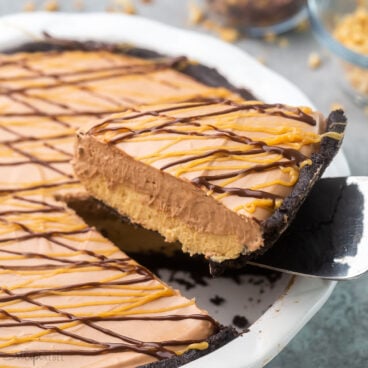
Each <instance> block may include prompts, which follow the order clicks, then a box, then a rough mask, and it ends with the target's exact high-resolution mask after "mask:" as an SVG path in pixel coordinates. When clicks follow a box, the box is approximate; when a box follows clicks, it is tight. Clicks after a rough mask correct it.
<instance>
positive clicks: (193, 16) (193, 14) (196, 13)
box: [188, 0, 205, 25]
mask: <svg viewBox="0 0 368 368" xmlns="http://www.w3.org/2000/svg"><path fill="white" fill-rule="evenodd" d="M188 13H189V14H188V17H189V19H188V20H189V24H190V25H197V24H200V23H201V22H202V21H203V20H204V18H205V17H204V12H203V10H202V8H201V7H200V6H199V5H198V4H197V3H196V2H195V1H194V0H191V1H189V3H188Z"/></svg>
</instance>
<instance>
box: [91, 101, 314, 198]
mask: <svg viewBox="0 0 368 368" xmlns="http://www.w3.org/2000/svg"><path fill="white" fill-rule="evenodd" d="M212 105H218V106H221V107H223V108H222V109H219V110H218V111H212V112H207V113H202V114H198V113H196V108H201V107H203V106H212ZM186 109H194V113H192V114H191V115H190V116H185V117H177V118H175V117H173V116H172V115H168V114H167V113H168V112H170V113H174V114H175V112H176V111H183V110H186ZM241 111H245V112H250V113H257V114H259V116H280V117H282V118H284V119H291V120H294V121H295V120H296V121H300V122H302V123H305V124H308V125H311V126H315V125H316V124H317V123H316V120H315V119H314V118H313V117H312V116H310V115H308V114H306V113H305V112H303V111H302V110H301V109H299V108H293V107H289V106H286V105H281V104H263V103H260V102H257V103H237V102H234V101H231V100H226V99H209V100H208V101H202V102H197V103H194V104H178V105H175V106H169V107H166V108H162V109H156V110H150V111H141V112H139V111H136V110H135V112H134V113H133V114H127V115H125V116H124V115H122V116H121V117H118V118H113V119H110V120H105V121H104V122H102V123H100V124H98V125H96V126H94V127H93V128H92V129H91V130H90V131H89V132H88V134H91V135H95V136H103V139H104V140H105V141H107V142H108V143H110V144H114V145H117V144H119V143H123V142H125V141H128V140H132V139H134V138H136V137H140V136H142V137H143V136H147V135H166V134H170V135H175V136H184V137H189V138H190V137H203V138H204V139H216V138H222V139H225V140H226V141H232V142H236V143H240V144H241V145H243V146H244V148H246V147H247V146H249V147H251V149H248V150H227V149H214V150H209V151H208V152H205V153H203V154H197V155H190V151H188V156H187V157H184V158H182V159H179V160H173V161H171V162H169V163H167V164H165V165H163V166H162V167H161V170H162V171H165V170H167V169H169V168H173V167H174V166H179V165H182V164H186V163H190V162H194V161H197V160H200V159H203V158H209V157H212V158H213V160H216V159H217V158H219V157H221V158H226V157H231V156H253V155H259V154H262V153H268V154H279V155H281V156H282V160H281V161H276V162H272V163H267V164H264V165H254V166H252V167H251V168H245V169H242V170H237V171H230V172H227V173H225V174H220V175H208V176H199V177H196V178H194V179H191V182H192V183H193V184H194V185H196V186H198V187H202V188H205V189H206V190H210V191H212V192H215V193H218V194H224V193H226V194H228V195H233V196H238V197H252V198H257V199H271V200H272V201H273V203H274V205H275V200H276V199H279V198H282V197H280V196H278V195H275V194H272V193H269V192H266V191H262V190H254V189H251V188H238V187H228V186H221V185H219V184H215V183H213V182H216V181H218V180H224V179H229V178H236V177H243V176H246V175H248V174H251V173H256V172H257V173H260V172H264V171H267V170H272V169H277V168H280V167H298V166H300V164H301V163H302V162H303V161H305V160H307V159H308V157H307V156H305V155H304V154H302V153H301V152H300V151H298V150H297V149H292V148H285V147H282V146H272V145H268V144H266V143H265V142H263V141H259V140H252V139H251V138H249V137H247V136H245V135H244V134H241V133H235V132H234V131H232V130H227V129H220V128H219V127H217V126H215V125H213V124H209V123H208V121H207V120H205V119H207V118H209V117H213V118H224V119H226V116H228V115H229V114H232V113H235V112H241ZM144 116H155V117H159V118H160V120H159V123H158V124H157V125H153V126H148V127H144V128H142V129H137V130H135V129H134V128H132V124H131V125H129V126H126V125H124V123H125V122H128V123H129V122H130V121H132V120H133V121H134V119H139V118H142V117H144ZM138 121H139V120H138ZM183 127H184V128H185V127H193V128H194V129H193V130H183ZM205 128H206V131H204V130H205ZM111 132H113V133H114V135H113V136H112V138H110V136H109V138H107V137H105V136H104V135H105V134H108V133H111ZM253 147H254V148H253Z"/></svg>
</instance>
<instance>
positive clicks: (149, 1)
mask: <svg viewBox="0 0 368 368" xmlns="http://www.w3.org/2000/svg"><path fill="white" fill-rule="evenodd" d="M152 2H153V0H141V3H143V4H151V3H152Z"/></svg>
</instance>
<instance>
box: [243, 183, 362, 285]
mask: <svg viewBox="0 0 368 368" xmlns="http://www.w3.org/2000/svg"><path fill="white" fill-rule="evenodd" d="M248 263H249V264H253V265H256V266H260V267H265V268H269V269H273V270H278V271H282V272H287V273H292V274H296V275H303V276H310V277H319V278H326V279H331V280H347V279H352V278H356V277H359V276H360V275H362V274H364V273H365V272H367V271H368V177H342V178H327V179H321V180H320V181H319V182H318V183H317V184H316V185H315V186H314V188H313V190H312V192H311V193H310V195H309V196H308V198H307V200H306V201H305V203H304V204H303V206H302V208H301V209H300V211H299V212H298V215H297V217H296V218H295V220H294V221H293V223H292V224H291V225H290V227H289V229H288V230H287V231H286V232H285V233H284V234H283V235H282V237H281V238H280V239H279V241H278V242H277V243H276V244H275V245H274V246H273V247H272V248H271V249H270V250H269V251H267V252H266V253H265V254H264V255H262V256H260V257H258V258H256V259H254V260H252V261H250V262H248Z"/></svg>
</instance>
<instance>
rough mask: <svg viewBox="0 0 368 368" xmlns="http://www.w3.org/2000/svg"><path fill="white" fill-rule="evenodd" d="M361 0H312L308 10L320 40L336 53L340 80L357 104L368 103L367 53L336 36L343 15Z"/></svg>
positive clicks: (352, 9) (352, 10)
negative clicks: (347, 45)
mask: <svg viewBox="0 0 368 368" xmlns="http://www.w3.org/2000/svg"><path fill="white" fill-rule="evenodd" d="M361 3H362V2H360V4H361ZM358 4H359V2H358V1H356V0H309V1H308V12H309V16H310V22H311V26H312V29H313V31H314V33H315V34H316V36H317V38H318V40H319V41H320V42H321V43H322V44H323V45H324V46H325V47H326V48H327V49H328V50H329V51H330V52H331V53H332V54H333V55H334V56H335V60H336V61H337V62H338V63H339V64H340V67H341V68H342V73H341V75H342V78H341V82H342V86H343V88H344V90H345V91H347V92H348V94H349V95H351V96H352V97H353V99H354V100H355V101H356V102H357V103H358V104H360V105H367V104H368V55H365V54H361V53H358V52H355V51H353V50H352V49H350V48H348V47H346V46H345V45H344V44H343V43H341V42H340V41H338V40H337V39H336V38H335V37H334V36H333V33H334V31H335V29H336V26H337V25H338V24H339V22H340V21H341V19H342V18H343V17H344V16H346V15H348V14H352V13H353V12H354V11H355V10H356V9H357V6H358ZM365 37H368V34H366V35H365Z"/></svg>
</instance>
